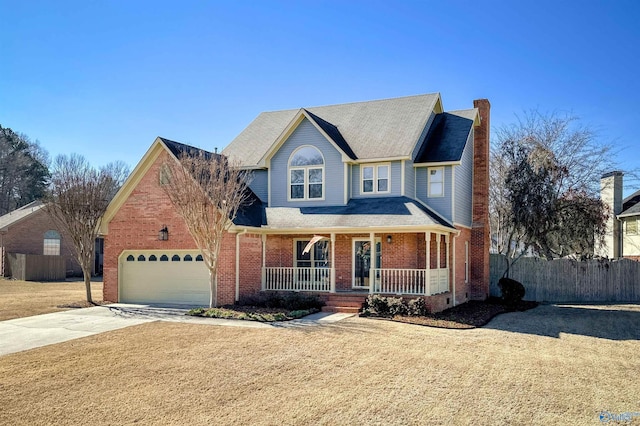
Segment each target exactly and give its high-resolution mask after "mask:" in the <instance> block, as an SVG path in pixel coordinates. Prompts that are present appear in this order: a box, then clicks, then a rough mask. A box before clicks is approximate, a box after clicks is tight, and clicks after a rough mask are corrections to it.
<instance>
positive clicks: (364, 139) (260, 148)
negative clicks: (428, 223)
mask: <svg viewBox="0 0 640 426" xmlns="http://www.w3.org/2000/svg"><path fill="white" fill-rule="evenodd" d="M440 109H441V101H440V94H439V93H433V94H426V95H416V96H407V97H402V98H392V99H382V100H376V101H367V102H353V103H347V104H338V105H326V106H320V107H311V108H304V111H306V112H307V113H309V114H310V115H311V117H312V118H313V120H314V121H315V123H316V124H317V125H318V126H319V127H321V128H322V129H323V130H324V131H325V133H326V134H327V135H328V136H329V137H330V138H331V139H332V140H333V142H334V143H335V144H336V145H338V146H339V147H340V148H341V149H342V150H343V152H344V153H345V154H347V155H348V156H349V157H351V158H352V159H356V158H357V159H361V160H366V159H380V158H410V156H411V155H412V153H413V150H414V148H415V146H416V144H417V143H418V140H419V138H420V136H421V134H422V132H423V130H424V128H425V126H426V124H427V121H428V120H429V117H430V115H431V113H432V112H434V110H436V112H440V111H439V110H440ZM299 111H300V110H299V109H292V110H284V111H274V112H263V113H261V114H260V115H258V117H257V118H256V119H255V120H253V122H251V123H250V124H249V126H247V127H246V128H245V129H244V130H243V131H242V132H241V133H240V134H239V135H238V136H237V137H236V138H235V139H234V140H233V141H231V143H230V144H229V145H228V146H227V147H226V148H225V149H224V150H223V151H222V152H223V154H225V155H228V156H229V157H233V158H236V159H239V160H240V161H241V163H242V165H243V166H245V167H256V166H261V164H260V160H261V159H262V158H263V157H264V155H265V154H266V153H267V152H268V151H269V150H270V149H271V148H272V146H273V145H274V143H276V141H277V140H278V138H280V136H281V135H282V134H283V132H284V131H285V129H286V128H287V126H289V125H290V124H291V122H292V120H293V119H294V117H296V115H297V114H298V113H299Z"/></svg>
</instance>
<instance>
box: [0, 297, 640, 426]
mask: <svg viewBox="0 0 640 426" xmlns="http://www.w3.org/2000/svg"><path fill="white" fill-rule="evenodd" d="M638 330H640V307H639V306H637V305H626V306H624V305H623V306H609V307H600V309H598V307H591V306H582V307H577V308H576V307H559V306H558V307H557V306H550V305H542V306H539V307H538V308H536V309H532V310H529V311H526V312H515V313H506V314H502V315H499V316H497V317H495V318H494V319H493V320H492V321H491V322H490V323H489V324H488V325H487V326H486V327H482V328H476V329H472V330H464V331H461V330H447V329H441V328H431V327H415V326H411V325H407V324H400V323H397V322H391V321H371V320H367V319H364V318H359V317H352V318H349V319H346V320H343V321H340V322H337V323H333V324H330V325H324V326H307V327H302V326H300V327H295V326H294V327H274V328H269V329H253V328H244V327H221V326H213V325H201V324H197V325H196V324H187V323H173V322H162V321H158V322H153V323H147V324H143V325H139V326H134V327H129V328H126V329H121V330H116V331H113V332H109V333H104V334H100V335H95V336H91V337H87V338H83V339H78V340H73V341H69V342H65V343H61V344H57V345H52V346H46V347H42V348H38V349H34V350H30V351H26V352H22V353H16V354H11V355H6V356H3V357H0V379H1V380H0V407H2V410H0V424H11V425H34V424H91V425H113V424H144V425H166V424H188V425H211V424H219V425H227V424H228V425H236V424H251V425H280V424H292V425H296V424H326V425H345V424H353V425H356V424H384V425H407V424H409V425H411V424H415V425H437V424H441V425H445V424H446V425H449V424H465V425H513V424H540V425H549V424H581V425H583V424H600V420H599V415H600V413H601V412H604V411H606V412H609V413H613V414H618V413H624V412H637V411H640V410H639V407H638V395H640V381H639V380H637V372H638V371H640V355H638V354H640V340H639V339H640V335H638ZM636 421H637V420H636V419H634V421H633V422H631V424H633V423H635V422H636Z"/></svg>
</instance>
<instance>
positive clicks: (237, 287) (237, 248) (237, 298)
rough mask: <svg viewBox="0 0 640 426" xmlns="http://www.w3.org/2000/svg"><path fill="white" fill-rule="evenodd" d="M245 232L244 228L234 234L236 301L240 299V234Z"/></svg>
mask: <svg viewBox="0 0 640 426" xmlns="http://www.w3.org/2000/svg"><path fill="white" fill-rule="evenodd" d="M246 233H247V230H246V229H244V230H242V232H238V233H237V234H236V302H237V301H239V300H240V236H241V235H244V234H246Z"/></svg>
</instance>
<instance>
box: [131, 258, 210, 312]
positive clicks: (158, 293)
mask: <svg viewBox="0 0 640 426" xmlns="http://www.w3.org/2000/svg"><path fill="white" fill-rule="evenodd" d="M120 302H122V303H165V304H189V305H202V306H207V305H208V304H209V270H208V269H207V267H206V265H205V264H204V262H203V261H202V256H200V255H199V253H198V252H197V251H184V250H173V251H159V250H148V251H125V252H123V254H122V255H121V256H120Z"/></svg>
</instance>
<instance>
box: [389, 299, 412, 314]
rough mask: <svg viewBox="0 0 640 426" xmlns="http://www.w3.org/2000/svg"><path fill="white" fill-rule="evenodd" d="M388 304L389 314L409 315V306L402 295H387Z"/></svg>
mask: <svg viewBox="0 0 640 426" xmlns="http://www.w3.org/2000/svg"><path fill="white" fill-rule="evenodd" d="M387 306H388V307H389V315H391V316H395V315H407V313H408V312H409V308H407V304H406V303H405V301H404V300H403V299H402V297H387Z"/></svg>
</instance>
